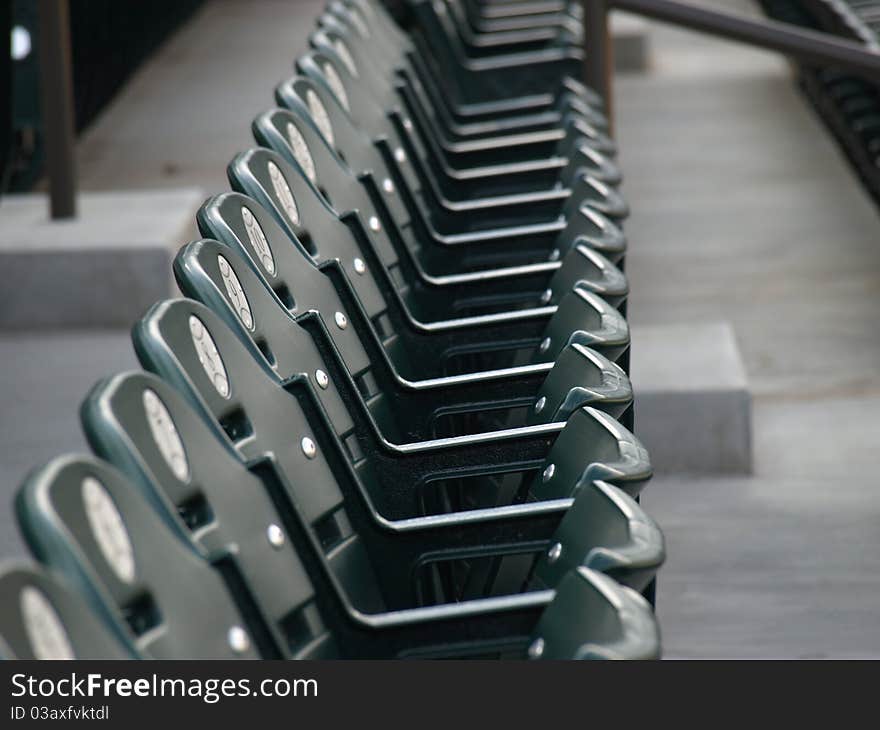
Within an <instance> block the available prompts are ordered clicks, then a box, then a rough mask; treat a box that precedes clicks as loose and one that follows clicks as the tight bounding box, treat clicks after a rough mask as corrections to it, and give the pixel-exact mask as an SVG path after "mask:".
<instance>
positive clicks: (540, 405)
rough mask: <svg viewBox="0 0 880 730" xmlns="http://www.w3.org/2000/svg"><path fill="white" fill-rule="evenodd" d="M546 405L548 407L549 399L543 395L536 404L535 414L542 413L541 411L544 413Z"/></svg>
mask: <svg viewBox="0 0 880 730" xmlns="http://www.w3.org/2000/svg"><path fill="white" fill-rule="evenodd" d="M546 405H547V398H546V396H543V395H542V396H541V397H540V398H538V402H537V403H535V413H540V412H541V411H543V410H544V406H546Z"/></svg>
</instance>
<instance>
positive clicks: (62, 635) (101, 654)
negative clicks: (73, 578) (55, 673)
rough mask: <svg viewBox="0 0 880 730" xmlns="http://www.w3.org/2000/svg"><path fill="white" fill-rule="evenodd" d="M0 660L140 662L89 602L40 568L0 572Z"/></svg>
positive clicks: (11, 566)
mask: <svg viewBox="0 0 880 730" xmlns="http://www.w3.org/2000/svg"><path fill="white" fill-rule="evenodd" d="M0 596H3V600H2V601H0V659H56V660H57V659H135V658H137V654H136V652H135V651H134V649H133V647H130V646H127V645H126V644H124V643H123V642H122V641H120V640H119V639H118V638H117V636H116V635H115V634H114V633H112V632H111V631H110V630H108V628H107V625H106V624H105V623H103V622H102V621H101V620H99V619H98V617H97V616H96V614H95V613H94V611H93V610H92V608H91V607H90V606H89V605H88V604H87V603H86V601H85V600H84V598H83V597H82V596H81V595H80V594H78V593H77V592H76V591H74V590H73V589H72V588H71V587H70V586H69V585H67V583H66V582H65V581H64V580H63V579H62V578H61V577H60V576H58V575H56V574H54V573H51V572H49V571H48V570H45V569H42V568H39V567H38V566H36V565H26V564H24V563H5V564H3V565H2V566H0Z"/></svg>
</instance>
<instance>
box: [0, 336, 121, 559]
mask: <svg viewBox="0 0 880 730" xmlns="http://www.w3.org/2000/svg"><path fill="white" fill-rule="evenodd" d="M0 363H2V364H3V368H2V376H0V445H2V446H0V504H2V509H0V558H6V557H13V556H22V555H24V549H23V545H22V543H21V541H20V539H19V536H18V531H17V529H16V527H15V523H14V519H13V515H12V511H11V504H12V498H13V495H14V493H15V490H16V489H17V487H18V485H19V483H20V482H21V480H22V479H23V478H24V476H25V475H26V474H27V473H28V472H29V471H30V470H31V469H33V468H35V467H36V466H38V465H41V464H43V463H45V462H47V461H48V460H49V459H51V458H53V457H55V456H58V455H59V454H62V453H65V452H70V451H81V450H83V449H86V448H87V447H86V444H85V440H84V438H83V436H82V434H81V432H80V428H79V405H80V403H81V402H82V399H83V397H84V396H85V394H86V393H87V391H88V390H89V388H91V387H92V386H93V385H94V384H95V383H96V382H97V381H98V380H99V379H101V378H103V377H107V376H110V375H113V374H115V373H118V372H121V371H124V370H132V369H135V368H136V367H137V360H136V359H135V356H134V352H133V351H132V348H131V344H130V340H129V338H128V332H125V331H121V330H109V331H106V332H100V331H95V330H89V331H79V330H68V331H65V332H56V333H53V334H45V333H44V334H38V335H26V334H14V333H8V332H7V333H0Z"/></svg>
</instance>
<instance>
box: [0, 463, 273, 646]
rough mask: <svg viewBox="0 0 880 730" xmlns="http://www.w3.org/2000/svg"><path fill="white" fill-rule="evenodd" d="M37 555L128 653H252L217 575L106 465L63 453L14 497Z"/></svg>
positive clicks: (252, 639)
mask: <svg viewBox="0 0 880 730" xmlns="http://www.w3.org/2000/svg"><path fill="white" fill-rule="evenodd" d="M15 506H16V511H17V514H18V519H19V525H20V527H21V530H22V534H23V535H24V538H25V540H26V542H27V544H28V546H29V547H30V549H31V551H32V552H33V553H34V555H35V556H36V557H37V559H38V560H39V561H40V562H42V563H43V564H45V565H46V566H48V567H49V568H51V569H53V570H55V571H57V572H58V573H60V574H62V575H64V576H65V577H66V578H67V579H68V581H69V582H70V583H71V584H73V586H74V587H75V588H76V589H77V590H78V591H80V592H81V593H82V594H83V595H84V596H85V597H86V599H87V601H88V603H89V604H90V606H91V608H92V610H93V611H94V612H95V614H96V615H97V616H98V617H99V618H100V620H101V621H102V622H103V623H104V624H105V626H106V627H107V630H108V631H110V632H111V633H112V634H113V635H114V636H116V637H117V638H118V639H119V641H120V642H122V643H123V644H124V645H125V646H126V647H127V648H128V650H129V651H131V652H132V653H134V654H138V655H141V656H143V657H145V658H155V659H235V658H239V657H242V658H257V657H258V656H259V655H260V654H259V652H258V649H257V646H256V642H257V640H258V638H259V637H258V636H257V635H254V633H253V631H252V629H251V627H250V625H249V624H248V623H247V622H246V621H245V618H244V617H243V612H242V611H241V610H240V607H239V606H237V605H236V603H235V602H234V601H233V599H232V597H231V596H230V594H229V593H228V591H227V589H226V586H225V585H224V580H223V579H222V578H221V576H220V574H219V573H217V572H216V571H215V570H213V569H212V568H211V566H210V565H209V564H208V563H207V561H206V560H205V557H204V555H203V554H202V553H201V552H200V551H199V550H197V549H196V547H195V545H193V544H192V542H191V541H190V540H189V539H188V537H187V536H186V535H185V533H184V531H183V529H182V527H178V528H177V529H173V528H172V527H170V526H169V524H168V523H167V522H163V520H162V519H161V518H160V516H159V515H158V514H157V513H156V512H155V511H154V510H153V509H152V508H151V507H150V505H149V504H148V503H147V502H146V501H145V500H144V498H143V497H142V496H141V495H140V494H138V492H137V491H136V490H135V489H134V488H133V486H132V485H131V483H130V482H129V481H128V480H127V479H126V478H125V477H124V476H123V475H122V474H121V473H120V472H118V471H117V470H116V469H114V468H113V467H111V466H109V465H108V464H106V463H104V462H101V461H98V460H96V459H94V458H92V457H86V456H66V457H60V458H58V459H56V460H54V461H52V462H50V463H49V464H48V465H47V466H45V467H43V468H42V469H39V470H37V471H36V472H35V473H33V474H32V475H31V476H30V477H29V478H28V479H27V480H26V481H25V483H24V484H23V485H22V487H21V489H20V490H19V493H18V495H17V498H16V502H15Z"/></svg>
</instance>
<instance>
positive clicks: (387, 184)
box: [382, 177, 394, 195]
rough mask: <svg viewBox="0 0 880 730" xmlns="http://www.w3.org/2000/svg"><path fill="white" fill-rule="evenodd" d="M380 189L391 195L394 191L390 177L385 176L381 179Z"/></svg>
mask: <svg viewBox="0 0 880 730" xmlns="http://www.w3.org/2000/svg"><path fill="white" fill-rule="evenodd" d="M382 190H384V191H385V192H386V193H388V194H389V195H391V194H393V193H394V183H393V182H391V179H390V178H387V177H386V178H385V179H384V180H383V181H382Z"/></svg>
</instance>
